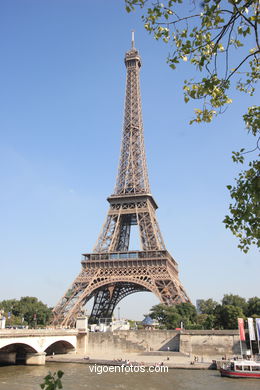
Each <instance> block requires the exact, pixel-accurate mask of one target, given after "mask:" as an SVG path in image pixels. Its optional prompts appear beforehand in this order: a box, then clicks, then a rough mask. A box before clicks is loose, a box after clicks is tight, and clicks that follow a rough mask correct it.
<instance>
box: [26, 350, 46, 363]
mask: <svg viewBox="0 0 260 390" xmlns="http://www.w3.org/2000/svg"><path fill="white" fill-rule="evenodd" d="M45 357H46V352H36V353H27V354H26V356H25V364H26V365H27V366H44V365H45Z"/></svg>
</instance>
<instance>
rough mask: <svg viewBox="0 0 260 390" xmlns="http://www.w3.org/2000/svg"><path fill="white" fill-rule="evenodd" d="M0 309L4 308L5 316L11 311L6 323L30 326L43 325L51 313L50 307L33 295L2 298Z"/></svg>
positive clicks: (48, 319) (46, 322)
mask: <svg viewBox="0 0 260 390" xmlns="http://www.w3.org/2000/svg"><path fill="white" fill-rule="evenodd" d="M0 309H2V310H4V315H5V317H8V313H11V318H10V319H9V320H7V325H20V324H22V323H23V324H25V325H29V326H30V327H35V325H36V324H37V325H42V326H44V325H46V324H48V323H49V321H50V319H51V315H52V312H51V309H50V308H48V306H47V305H45V304H44V303H42V302H41V301H38V299H37V298H35V297H22V298H21V299H20V300H16V299H9V300H4V301H2V302H0Z"/></svg>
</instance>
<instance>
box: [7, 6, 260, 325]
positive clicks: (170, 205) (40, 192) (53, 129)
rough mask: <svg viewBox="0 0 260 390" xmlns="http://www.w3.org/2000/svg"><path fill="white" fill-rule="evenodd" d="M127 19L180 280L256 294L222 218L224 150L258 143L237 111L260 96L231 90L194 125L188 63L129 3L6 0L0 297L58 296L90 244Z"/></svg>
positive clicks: (253, 268)
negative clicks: (171, 62) (221, 109)
mask: <svg viewBox="0 0 260 390" xmlns="http://www.w3.org/2000/svg"><path fill="white" fill-rule="evenodd" d="M132 29H135V31H136V47H137V48H138V49H139V50H140V53H141V56H142V60H143V67H142V69H141V88H142V101H143V119H144V128H145V142H146V152H147V160H148V168H149V175H150V182H151V187H152V193H153V195H154V198H155V199H156V201H157V203H158V205H159V210H158V214H157V216H158V220H159V224H160V227H161V230H162V233H163V236H164V239H165V242H166V245H167V248H168V250H169V251H170V252H171V254H172V256H173V257H174V258H175V259H176V260H177V262H178V263H179V270H180V279H181V281H182V283H183V285H184V287H185V289H186V291H187V293H188V295H189V296H190V297H191V299H192V301H193V302H194V303H195V301H196V299H200V298H205V299H206V298H211V297H212V298H214V299H216V300H220V299H221V298H222V296H223V294H224V293H234V294H239V295H241V296H244V297H247V298H248V297H251V296H256V295H258V296H259V295H260V287H259V258H258V256H257V252H256V250H251V251H250V252H249V254H247V255H245V254H243V253H241V252H240V250H239V249H238V248H237V243H238V242H237V240H236V239H235V238H234V237H233V236H232V234H231V233H230V232H229V231H227V230H226V229H225V227H224V225H223V223H222V220H223V218H224V216H225V214H226V213H227V211H228V204H229V192H228V190H227V189H226V185H227V184H232V183H233V178H234V176H235V175H236V174H237V172H238V167H237V166H236V165H234V164H233V163H232V161H231V152H232V150H239V149H240V148H241V147H244V146H248V147H250V146H252V144H253V140H252V139H251V138H250V137H248V136H247V134H246V131H245V129H244V124H243V122H242V119H241V116H242V114H243V113H244V112H245V111H246V107H247V106H248V105H252V104H256V102H257V96H255V97H254V98H250V97H247V96H244V95H236V94H234V96H233V97H235V98H236V97H237V99H235V101H234V103H233V104H232V106H231V107H230V109H229V110H228V111H227V112H226V113H225V115H224V116H222V117H219V118H217V119H216V120H215V121H214V123H212V124H210V125H201V126H194V125H193V126H190V125H189V124H188V122H189V120H190V119H191V117H192V107H193V106H192V105H187V104H185V103H184V101H183V95H182V89H181V88H182V83H183V80H184V79H185V78H189V77H190V76H192V75H194V70H191V68H190V67H189V65H188V64H186V63H184V64H183V65H182V66H181V67H180V68H179V69H178V70H177V71H172V70H171V69H169V68H168V66H167V65H166V57H167V54H168V51H169V49H170V48H169V46H167V45H164V44H162V43H159V42H157V41H154V40H153V39H152V37H151V36H149V35H148V34H147V33H146V32H145V30H144V29H143V26H142V24H141V22H140V18H139V15H138V13H133V14H127V13H126V12H125V10H124V1H123V0H110V1H107V0H96V1H90V0H37V1H35V0H8V1H4V2H1V6H0V49H1V67H0V69H1V71H0V90H1V93H0V132H1V144H0V175H1V192H0V215H1V225H0V230H1V231H0V234H1V247H0V256H1V270H0V278H1V284H0V300H2V299H9V298H20V297H21V296H26V295H30V296H37V297H38V298H39V299H41V300H42V301H43V302H45V303H47V304H48V305H55V303H56V302H57V301H58V300H59V299H60V297H61V296H62V295H63V293H64V292H65V290H66V289H67V288H68V287H69V285H70V284H71V283H72V281H73V280H74V278H75V277H76V276H77V275H78V273H79V271H80V267H81V265H80V261H81V253H83V252H90V251H91V250H92V248H93V246H94V244H95V241H96V239H97V236H98V234H99V232H100V229H101V226H102V224H103V222H104V220H105V217H106V213H107V210H108V203H107V202H106V197H107V196H108V195H110V194H111V193H112V192H113V189H114V184H115V178H116V172H117V166H118V158H119V148H120V140H121V128H122V120H123V105H124V93H125V90H124V89H125V66H124V62H123V58H124V53H125V52H126V51H127V50H128V49H129V48H130V41H131V30H132ZM258 100H259V96H258ZM156 303H158V301H157V299H156V298H155V297H154V296H153V295H152V294H149V293H139V295H136V294H135V295H132V296H130V297H128V298H126V299H125V300H124V301H122V302H121V303H120V307H121V315H122V316H124V317H131V318H137V319H138V318H139V319H140V318H142V315H143V314H144V313H147V312H148V311H149V308H150V307H151V306H152V305H153V304H156Z"/></svg>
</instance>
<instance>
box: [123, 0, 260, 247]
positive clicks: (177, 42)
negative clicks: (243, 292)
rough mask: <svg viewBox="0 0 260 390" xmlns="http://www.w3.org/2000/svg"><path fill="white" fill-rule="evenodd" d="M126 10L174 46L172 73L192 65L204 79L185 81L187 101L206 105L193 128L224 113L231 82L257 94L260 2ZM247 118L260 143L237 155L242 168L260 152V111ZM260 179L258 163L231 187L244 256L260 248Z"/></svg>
mask: <svg viewBox="0 0 260 390" xmlns="http://www.w3.org/2000/svg"><path fill="white" fill-rule="evenodd" d="M125 5H126V11H127V12H131V11H133V10H134V9H135V8H136V7H140V8H141V9H142V10H143V11H144V14H143V16H142V20H143V22H144V27H145V29H146V30H147V31H148V32H149V33H150V34H152V35H153V36H154V38H155V39H156V40H162V41H163V42H165V43H170V45H171V47H172V48H173V51H172V53H170V54H169V56H168V59H167V62H168V64H169V66H170V67H171V68H172V69H176V67H177V66H178V65H179V64H183V63H186V62H189V63H190V64H191V65H193V66H195V67H196V70H197V71H198V73H197V74H198V75H201V77H200V78H199V79H198V80H195V79H190V80H185V81H184V86H183V90H184V101H185V102H186V103H187V102H189V101H190V100H191V99H192V100H197V101H198V102H200V103H201V107H200V108H196V109H195V116H194V118H193V119H192V120H191V121H190V124H192V123H201V122H211V121H212V119H213V118H214V117H215V116H217V115H219V114H220V113H223V112H224V111H225V109H226V108H227V107H228V105H229V104H231V103H232V98H231V97H230V96H229V91H230V87H231V83H233V84H234V85H235V86H236V88H237V90H238V91H240V92H244V93H247V94H249V95H250V96H252V95H253V94H254V93H255V88H256V83H257V82H258V81H259V78H260V72H259V71H260V60H259V54H260V44H259V37H258V26H259V23H260V3H259V0H204V1H196V0H191V1H190V2H189V6H187V2H186V1H184V0H166V1H165V2H164V3H163V2H160V1H158V0H125ZM235 50H236V52H237V54H238V55H236V56H234V55H233V53H234V51H235ZM243 119H244V122H245V125H246V128H247V130H248V132H249V133H251V135H253V136H254V137H257V138H258V140H257V142H256V147H255V148H254V149H253V150H250V151H245V150H244V149H241V151H240V152H233V157H232V158H233V160H234V161H235V162H240V163H243V162H244V155H245V154H246V153H252V152H255V151H256V152H257V151H258V150H259V143H258V142H259V132H260V107H259V106H251V107H249V108H248V110H247V113H245V114H244V116H243ZM259 176H260V175H259V162H257V161H255V160H254V161H251V162H250V163H249V169H247V170H245V171H244V172H241V174H240V175H239V177H238V179H236V186H228V189H229V191H230V195H231V198H232V200H233V201H234V204H230V207H229V210H230V213H231V215H229V216H226V217H225V219H224V223H225V226H226V228H228V229H230V230H231V232H232V233H233V234H234V235H235V236H237V237H238V239H239V241H240V243H239V246H238V247H239V248H240V249H241V250H243V251H244V252H247V251H248V249H249V247H250V246H251V245H252V244H256V245H257V246H260V239H259V229H257V227H256V217H257V212H258V209H259V196H258V197H257V190H258V193H259V185H260V184H259ZM258 216H259V214H258Z"/></svg>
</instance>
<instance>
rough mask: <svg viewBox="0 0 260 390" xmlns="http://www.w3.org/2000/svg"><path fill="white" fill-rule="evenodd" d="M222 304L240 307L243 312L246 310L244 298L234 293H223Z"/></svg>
mask: <svg viewBox="0 0 260 390" xmlns="http://www.w3.org/2000/svg"><path fill="white" fill-rule="evenodd" d="M222 305H223V306H226V305H231V306H235V307H240V308H241V310H242V311H243V313H246V311H247V302H246V300H245V298H242V297H240V296H239V295H234V294H225V295H224V297H223V299H222Z"/></svg>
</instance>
